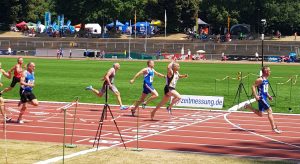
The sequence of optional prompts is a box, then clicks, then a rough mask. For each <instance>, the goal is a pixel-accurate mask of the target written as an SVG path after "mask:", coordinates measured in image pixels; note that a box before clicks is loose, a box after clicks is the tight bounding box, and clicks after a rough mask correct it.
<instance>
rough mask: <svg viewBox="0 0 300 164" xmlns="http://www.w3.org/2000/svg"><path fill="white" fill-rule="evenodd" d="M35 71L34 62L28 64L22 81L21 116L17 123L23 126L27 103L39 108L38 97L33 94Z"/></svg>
mask: <svg viewBox="0 0 300 164" xmlns="http://www.w3.org/2000/svg"><path fill="white" fill-rule="evenodd" d="M34 70H35V64H34V63H33V62H29V63H28V64H27V70H25V71H24V72H23V73H22V77H21V79H20V84H21V88H20V103H19V105H22V107H21V110H20V114H19V117H18V120H17V123H19V124H23V123H24V120H23V119H22V118H23V114H24V113H25V111H26V109H27V103H29V104H31V105H33V106H38V104H39V103H38V100H37V99H36V96H35V95H34V94H33V92H32V91H33V87H34V81H35V77H34Z"/></svg>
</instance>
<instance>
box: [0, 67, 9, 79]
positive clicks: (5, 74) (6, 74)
mask: <svg viewBox="0 0 300 164" xmlns="http://www.w3.org/2000/svg"><path fill="white" fill-rule="evenodd" d="M1 72H2V74H3V75H4V76H5V77H7V78H8V79H10V74H9V73H8V72H5V70H4V69H1Z"/></svg>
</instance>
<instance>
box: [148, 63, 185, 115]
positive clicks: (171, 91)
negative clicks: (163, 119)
mask: <svg viewBox="0 0 300 164" xmlns="http://www.w3.org/2000/svg"><path fill="white" fill-rule="evenodd" d="M179 68H180V65H179V63H176V62H175V61H174V60H173V61H172V62H171V63H170V64H169V65H168V68H167V69H168V73H167V78H166V86H165V88H164V91H165V95H164V97H163V99H162V100H161V102H160V103H159V104H158V105H157V106H156V108H155V109H154V110H153V111H152V112H151V119H152V120H153V118H154V115H155V112H156V111H157V110H158V109H159V108H160V107H162V106H163V105H164V104H166V103H167V102H168V101H169V100H170V98H171V97H173V99H172V102H171V104H170V105H169V106H168V107H167V110H168V112H169V113H170V114H171V109H172V107H173V105H174V104H176V103H177V102H178V101H179V100H180V99H181V95H180V94H179V93H178V92H177V91H176V90H175V88H176V84H177V81H178V79H180V78H187V77H188V75H187V74H185V75H180V74H179V72H178V71H179Z"/></svg>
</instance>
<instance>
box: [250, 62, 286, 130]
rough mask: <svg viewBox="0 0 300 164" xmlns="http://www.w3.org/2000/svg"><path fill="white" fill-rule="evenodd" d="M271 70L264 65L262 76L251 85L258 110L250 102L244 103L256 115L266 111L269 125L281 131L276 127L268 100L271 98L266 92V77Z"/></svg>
mask: <svg viewBox="0 0 300 164" xmlns="http://www.w3.org/2000/svg"><path fill="white" fill-rule="evenodd" d="M270 74H271V71H270V67H268V66H264V67H263V68H262V76H261V77H259V78H258V79H256V81H255V83H254V84H253V85H252V94H253V95H254V97H255V99H256V100H257V102H258V110H257V109H254V108H253V107H252V106H251V105H250V104H246V105H245V108H246V109H249V110H251V111H253V112H254V113H255V114H257V115H258V116H260V117H262V116H263V112H265V111H267V113H268V119H269V121H270V124H271V127H272V129H273V131H274V132H275V133H281V131H280V130H279V129H278V128H277V126H276V124H275V121H274V118H273V114H272V108H271V106H270V104H269V102H268V99H269V100H273V98H272V96H270V94H269V93H268V88H269V80H268V77H269V76H270Z"/></svg>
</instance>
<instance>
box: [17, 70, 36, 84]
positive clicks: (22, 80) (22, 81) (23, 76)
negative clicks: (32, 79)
mask: <svg viewBox="0 0 300 164" xmlns="http://www.w3.org/2000/svg"><path fill="white" fill-rule="evenodd" d="M25 77H26V71H23V73H22V76H21V78H20V84H21V85H25V86H28V87H34V84H32V83H26V82H25Z"/></svg>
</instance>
